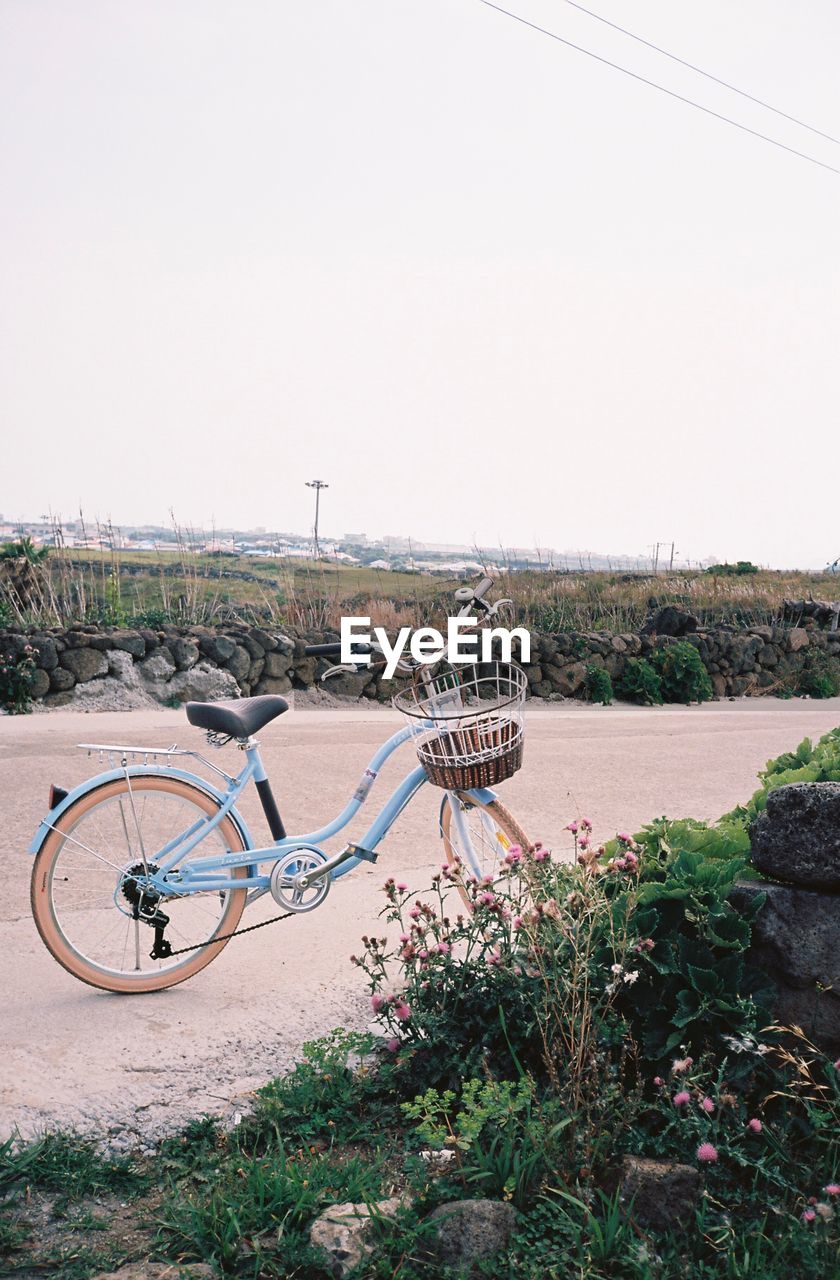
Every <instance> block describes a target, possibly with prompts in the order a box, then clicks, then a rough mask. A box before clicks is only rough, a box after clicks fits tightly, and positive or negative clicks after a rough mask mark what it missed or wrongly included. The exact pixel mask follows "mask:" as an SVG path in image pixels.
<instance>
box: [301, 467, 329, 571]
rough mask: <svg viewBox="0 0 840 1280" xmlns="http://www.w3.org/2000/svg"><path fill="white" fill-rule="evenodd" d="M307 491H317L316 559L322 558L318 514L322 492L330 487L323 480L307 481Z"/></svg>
mask: <svg viewBox="0 0 840 1280" xmlns="http://www.w3.org/2000/svg"><path fill="white" fill-rule="evenodd" d="M304 483H305V484H306V487H307V489H314V490H315V558H316V560H319V559H320V558H321V548H320V547H319V545H318V514H319V511H320V507H321V490H322V489H329V487H330V486H329V485H328V484H326V483H325V481H323V480H306V481H305V482H304Z"/></svg>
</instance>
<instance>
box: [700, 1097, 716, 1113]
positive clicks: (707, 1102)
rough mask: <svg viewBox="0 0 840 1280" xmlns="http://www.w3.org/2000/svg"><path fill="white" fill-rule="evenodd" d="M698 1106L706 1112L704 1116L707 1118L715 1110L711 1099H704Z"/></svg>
mask: <svg viewBox="0 0 840 1280" xmlns="http://www.w3.org/2000/svg"><path fill="white" fill-rule="evenodd" d="M700 1106H701V1107H702V1108H703V1110H704V1111H705V1112H706V1115H709V1116H710V1115H711V1114H712V1112H713V1111H714V1109H715V1104H714V1103H713V1102H712V1100H711V1098H704V1099H703V1101H702V1102H701V1103H700Z"/></svg>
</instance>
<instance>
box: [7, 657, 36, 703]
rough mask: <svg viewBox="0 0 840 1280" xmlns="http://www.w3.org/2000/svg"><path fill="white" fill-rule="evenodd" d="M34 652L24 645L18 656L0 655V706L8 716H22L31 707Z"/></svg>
mask: <svg viewBox="0 0 840 1280" xmlns="http://www.w3.org/2000/svg"><path fill="white" fill-rule="evenodd" d="M34 654H35V650H34V649H33V648H32V646H31V645H26V646H25V647H24V649H23V652H22V653H21V654H19V655H17V656H16V655H15V654H11V653H5V654H0V706H2V707H4V708H5V710H6V711H8V713H9V715H13V716H16V715H24V714H25V713H26V712H27V711H28V710H29V708H30V707H31V705H32V677H33V675H34V673H35V658H34Z"/></svg>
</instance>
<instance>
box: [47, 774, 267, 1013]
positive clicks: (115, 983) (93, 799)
mask: <svg viewBox="0 0 840 1280" xmlns="http://www.w3.org/2000/svg"><path fill="white" fill-rule="evenodd" d="M131 786H132V789H133V790H134V791H136V792H142V791H144V790H151V789H153V788H154V789H157V790H160V791H163V792H166V793H169V794H172V795H175V796H178V795H180V796H182V797H184V798H187V799H189V801H190V802H191V803H193V804H195V805H197V806H198V807H199V808H201V809H203V810H204V812H205V813H206V814H208V816H209V815H212V814H213V813H215V812H216V811H217V809H218V808H219V804H218V801H217V800H215V799H214V797H213V796H211V795H209V794H208V793H207V792H206V791H203V790H202V789H201V788H200V787H197V786H195V785H193V784H192V783H189V782H185V781H183V780H182V779H180V778H167V777H162V776H161V775H159V774H154V775H150V776H148V777H143V776H141V775H137V776H134V777H132V779H131ZM126 789H127V788H126V784H125V782H124V780H123V779H121V778H118V779H115V780H113V781H111V782H106V783H103V784H102V785H101V786H99V787H95V788H94V789H93V790H91V791H88V792H87V793H86V794H85V795H83V796H80V798H79V799H78V800H77V801H76V802H75V803H74V804H72V805H71V806H70V807H69V808H68V809H67V810H65V812H64V813H63V814H62V816H61V818H59V819H58V820H57V823H56V830H54V831H50V832H49V834H48V835H47V837H46V839H45V840H44V843H43V844H42V846H41V848H40V850H39V852H38V854H37V855H36V858H35V864H34V866H33V868H32V880H31V886H30V900H31V904H32V915H33V917H34V919H35V925H36V927H37V929H38V932H39V934H40V935H41V939H42V941H43V943H44V945H45V946H46V948H47V950H48V951H49V952H50V954H51V955H52V956H53V958H54V959H55V960H57V961H58V963H59V964H60V965H61V966H62V968H64V969H66V970H67V972H68V973H71V974H72V975H73V977H74V978H78V979H79V980H80V981H81V982H85V983H87V984H88V986H91V987H97V988H98V989H99V990H102V991H113V992H117V993H119V994H123V995H140V994H144V993H147V992H150V991H162V990H165V989H166V988H168V987H174V986H176V985H177V984H178V983H180V982H185V981H186V980H187V979H188V978H192V977H193V976H194V975H195V974H197V973H198V972H199V971H200V970H201V969H204V968H205V967H206V966H207V965H208V964H210V962H211V961H212V960H215V958H216V957H217V956H218V955H219V953H220V952H221V951H222V950H223V949H224V948H225V946H226V945H227V939H225V940H223V941H220V942H209V943H208V944H207V945H204V946H201V947H199V948H197V949H196V952H195V955H193V956H189V955H188V956H186V957H185V958H184V962H183V964H180V965H176V966H175V967H174V968H172V969H169V970H165V971H164V972H163V973H149V974H143V975H142V976H141V977H138V978H128V977H124V976H119V975H117V974H111V973H107V972H105V971H102V970H100V969H99V968H98V967H97V966H95V965H93V964H91V963H90V962H89V961H86V960H85V959H84V958H83V957H82V956H80V955H79V954H78V953H77V952H76V951H74V949H73V947H72V945H71V944H70V943H69V942H68V941H67V940H66V939H65V937H64V935H63V933H62V931H61V929H60V928H59V925H58V922H57V920H56V918H55V914H54V911H53V906H52V900H51V895H50V877H51V870H52V865H53V863H54V861H55V858H56V857H57V855H58V854H59V853H60V851H61V848H62V845H63V841H62V836H64V835H65V834H66V832H65V831H64V830H63V829H62V827H61V823H62V819H64V818H73V817H75V818H77V819H78V818H80V817H84V816H85V815H86V814H87V813H89V812H90V811H91V810H92V809H94V808H95V807H96V805H98V804H100V803H102V802H103V801H105V800H109V799H112V798H113V797H114V796H116V795H119V794H120V791H121V790H123V791H124V790H126ZM218 830H219V832H220V834H221V835H222V836H223V838H224V840H225V843H226V845H227V847H228V849H229V850H230V851H231V852H232V853H239V852H244V850H245V847H246V846H245V843H244V841H243V839H242V835H241V833H240V831H239V828H238V827H237V825H236V823H235V822H234V821H233V820H232V819H231V818H230V816H226V817H224V818H223V819H222V821H221V823H220V824H219V828H218ZM246 876H247V870H246V868H245V867H234V868H232V869H231V878H232V879H236V880H238V879H243V878H245V877H246ZM246 897H247V890H245V889H241V890H235V891H233V892H231V893H230V895H229V900H228V903H227V904H226V907H225V910H224V911H223V913H222V915H221V917H220V919H219V922H218V925H217V926H216V928H215V929H214V931H213V932H214V934H215V933H230V932H232V931H233V930H234V929H236V927H237V925H238V923H239V920H240V918H241V916H242V912H243V910H244V909H245V900H246Z"/></svg>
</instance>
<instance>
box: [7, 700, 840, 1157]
mask: <svg viewBox="0 0 840 1280" xmlns="http://www.w3.org/2000/svg"><path fill="white" fill-rule="evenodd" d="M306 701H308V702H311V701H313V700H311V699H307V700H306ZM527 722H528V730H527V733H528V741H527V746H526V757H525V767H524V768H523V770H522V772H521V773H519V774H517V775H516V777H514V778H513V779H511V780H510V782H508V783H505V784H504V786H503V787H502V789H501V796H502V799H503V800H504V802H505V803H506V804H507V805H508V807H509V808H511V809H512V810H513V812H514V813H516V814H517V815H519V816H520V818H521V819H522V820H523V825H524V826H525V828H526V830H528V832H529V833H530V834H531V836H532V837H533V838H539V839H543V840H544V841H546V842H547V843H552V844H553V845H554V847H555V848H556V849H558V850H563V849H567V848H568V843H567V842H568V837H564V835H563V834H562V833H563V827H564V825H565V823H566V822H568V821H569V819H570V818H572V817H574V816H579V815H580V814H581V813H587V814H589V815H591V816H592V818H593V819H594V821H595V824H596V833H599V834H600V835H601V836H602V837H607V836H609V835H610V834H612V833H613V832H614V831H615V830H616V829H617V828H621V827H630V828H634V827H637V826H638V825H640V824H641V823H642V822H644V821H646V820H648V819H650V818H652V817H654V816H657V815H660V814H662V813H666V812H667V813H669V814H671V815H674V816H688V815H691V816H695V817H700V818H715V817H717V816H718V815H719V814H720V813H722V812H724V811H725V810H726V809H729V808H731V807H732V806H733V805H734V804H735V803H737V802H738V801H740V800H742V799H743V798H745V797H746V796H748V795H749V794H750V793H751V791H752V790H753V788H754V785H755V776H756V773H757V771H758V769H759V768H760V767H761V766H762V765H763V764H764V762H765V760H767V758H768V757H769V756H772V755H776V754H778V753H779V752H780V751H783V750H787V749H789V748H791V747H792V746H794V745H796V744H797V743H798V742H799V741H800V739H802V738H803V737H804V736H806V735H810V736H812V737H815V736H818V735H819V734H821V733H824V732H825V731H826V730H828V729H829V728H831V727H833V726H834V725H836V724H838V723H840V699H833V700H831V701H826V702H808V701H793V702H780V701H777V700H774V699H769V698H768V699H763V700H760V701H759V700H749V701H741V702H731V703H730V702H722V703H711V704H707V705H706V706H703V707H691V708H686V707H662V708H651V709H646V708H636V707H629V706H615V707H591V706H583V705H580V704H577V703H568V704H557V705H550V706H546V707H537V706H536V705H534V706H531V707H530V708H529V711H528V717H527ZM392 725H393V727H396V726H397V718H396V716H395V714H394V713H393V712H392V711H391V710H390V709H382V708H380V707H376V706H364V705H358V706H357V705H354V706H352V707H346V706H344V707H342V706H324V705H323V704H321V705H319V706H314V707H313V706H311V705H310V706H305V705H303V700H300V701H299V702H298V704H297V706H296V708H295V709H294V710H293V711H292V712H290V713H289V714H287V715H285V716H284V717H283V718H282V719H281V720H279V721H276V722H275V723H274V724H272V725H270V726H268V727H267V728H266V729H265V730H264V731H263V733H262V735H261V740H262V745H263V751H264V757H265V760H266V763H267V766H268V770H269V774H270V775H271V777H272V780H273V782H274V785H275V790H276V793H277V796H278V800H279V803H280V807H281V809H282V811H283V814H284V817H285V820H286V825H287V827H288V829H289V830H290V831H294V830H311V829H312V828H313V827H314V826H315V825H317V823H318V822H319V821H320V820H321V819H322V818H324V817H325V816H326V815H330V814H332V813H336V812H338V810H339V809H340V808H341V807H342V805H343V803H344V801H345V800H346V798H347V797H348V796H349V795H350V793H351V792H352V791H353V789H354V788H355V784H356V782H357V780H358V778H359V777H360V775H361V773H362V771H363V769H364V767H365V765H366V764H367V761H368V759H369V758H370V756H371V755H372V753H373V751H374V749H375V747H376V746H377V745H378V744H379V743H380V742H381V741H382V739H383V737H384V736H385V732H386V731H390V729H391V726H392ZM91 739H93V740H98V741H105V742H115V741H117V742H125V743H133V744H137V745H140V744H142V745H149V744H155V743H156V744H158V745H161V744H164V745H165V744H170V743H172V742H174V741H177V742H179V744H180V745H181V746H190V745H194V746H196V747H197V748H199V749H201V748H202V746H203V741H202V737H201V735H200V734H199V733H198V732H197V731H196V730H194V729H191V728H190V727H189V726H188V725H187V724H186V721H185V719H184V715H183V712H181V711H170V710H167V709H164V708H155V709H148V710H139V711H131V712H109V713H106V712H101V713H94V714H84V713H82V712H78V711H64V710H62V711H57V712H53V713H51V714H49V715H41V716H32V717H0V804H2V813H3V817H4V819H5V821H4V828H3V830H4V837H3V840H2V855H3V858H4V863H5V865H6V867H7V869H8V871H9V878H8V881H7V887H6V892H5V893H4V895H3V897H2V899H0V920H2V938H3V943H4V946H3V951H2V970H3V990H4V996H5V1005H6V1013H5V1017H4V1026H5V1032H4V1036H3V1044H4V1049H3V1058H2V1063H3V1065H2V1079H0V1136H3V1135H6V1134H8V1133H9V1132H11V1131H13V1130H14V1129H18V1130H19V1131H20V1132H21V1133H22V1134H25V1135H31V1134H34V1133H37V1132H38V1131H40V1130H41V1129H43V1128H44V1127H45V1126H52V1127H56V1126H62V1127H69V1126H72V1127H76V1128H79V1129H80V1130H84V1131H91V1132H95V1133H98V1134H102V1135H105V1136H106V1137H107V1140H108V1144H109V1146H111V1147H114V1148H117V1149H119V1148H121V1147H130V1146H136V1145H141V1146H143V1145H146V1144H151V1143H153V1142H154V1141H155V1140H156V1139H157V1138H159V1137H160V1136H161V1135H162V1134H163V1133H165V1132H171V1131H172V1130H173V1129H174V1128H176V1127H178V1126H179V1125H181V1124H182V1123H184V1122H185V1121H186V1120H187V1119H189V1118H190V1117H193V1116H197V1115H201V1114H203V1113H204V1112H208V1111H209V1112H224V1111H225V1110H230V1109H231V1108H235V1107H237V1106H238V1105H240V1104H239V1103H238V1102H237V1101H236V1099H237V1098H238V1097H239V1096H240V1095H242V1094H245V1093H247V1091H248V1090H250V1089H253V1088H255V1087H256V1086H258V1085H260V1084H262V1083H264V1082H265V1081H266V1080H267V1079H268V1078H270V1077H271V1076H273V1075H275V1074H277V1073H278V1072H281V1071H283V1070H284V1069H286V1068H288V1067H289V1066H290V1065H291V1064H292V1062H293V1061H294V1058H295V1055H296V1053H297V1052H298V1050H299V1048H300V1045H301V1043H302V1042H303V1041H304V1040H306V1039H307V1038H310V1037H313V1036H316V1035H319V1034H321V1033H322V1032H325V1031H327V1030H329V1029H330V1028H331V1027H334V1026H338V1025H345V1026H353V1027H363V1026H365V1025H366V1024H367V1021H368V1012H367V1004H366V1000H365V998H364V992H363V984H362V981H361V975H360V974H359V972H358V970H356V969H355V968H354V967H353V966H352V965H350V964H349V963H348V957H349V955H350V954H351V953H352V952H353V951H354V950H356V949H358V946H359V938H360V936H361V935H362V934H363V933H365V932H368V931H371V930H372V929H373V928H374V927H375V921H376V913H377V911H378V910H379V908H380V906H381V905H382V900H381V894H380V893H379V892H378V889H379V886H380V885H381V883H382V881H383V880H384V879H385V878H386V876H387V875H389V874H394V875H397V876H403V877H404V878H406V879H408V880H409V882H410V883H411V884H412V885H415V884H416V885H417V887H418V888H422V887H423V886H424V885H425V884H426V883H427V878H428V875H429V873H430V870H431V868H433V867H434V866H435V865H436V864H437V863H438V862H439V861H440V857H441V849H440V843H439V839H438V836H437V831H436V818H437V810H438V806H439V803H440V795H439V793H436V791H435V790H434V788H431V787H428V788H425V789H424V790H423V791H422V792H421V793H420V794H419V796H418V797H417V798H416V800H415V801H414V803H413V804H412V805H411V806H410V807H409V809H408V810H407V811H406V813H404V814H403V816H402V817H401V819H400V821H399V823H398V824H397V826H396V828H395V829H394V830H393V831H392V833H391V835H390V837H389V839H388V840H387V842H386V843H385V845H384V846H383V847H382V850H381V856H380V860H379V864H378V866H376V867H368V866H362V867H360V868H358V869H357V870H356V871H355V872H354V873H353V874H352V875H351V876H349V877H347V879H345V880H343V881H341V882H339V883H337V884H336V886H335V888H334V890H333V892H332V893H331V894H330V895H329V897H328V898H327V900H326V902H325V904H324V905H323V906H322V907H321V908H320V910H318V911H316V912H314V913H313V914H312V915H309V916H302V917H299V918H298V919H295V920H292V921H288V922H285V923H282V924H279V925H276V926H272V927H271V928H269V929H266V930H260V931H258V932H257V933H253V934H249V935H247V936H245V937H243V938H241V939H235V940H234V941H232V942H231V943H229V945H228V946H227V948H226V949H225V951H224V952H223V954H222V955H221V956H220V957H219V958H218V959H217V960H216V961H215V962H214V963H213V964H211V965H209V966H208V967H207V968H206V969H205V970H203V971H202V972H201V973H200V974H198V975H197V976H196V977H195V978H193V979H192V980H191V981H189V982H186V983H184V984H183V985H182V986H179V987H175V988H173V989H172V990H171V991H165V992H160V993H157V994H154V995H146V996H133V997H126V996H114V995H109V994H107V993H104V992H98V991H94V990H92V989H91V988H88V987H86V986H84V985H82V984H81V983H79V982H77V981H76V980H75V979H74V978H72V977H71V976H70V975H69V974H67V973H65V971H64V970H63V969H61V968H60V967H59V966H58V965H57V964H56V963H55V961H54V960H53V959H52V958H51V956H50V955H49V954H48V953H47V951H46V950H45V949H44V947H43V945H42V944H41V941H40V939H39V937H38V935H37V933H36V930H35V927H34V924H33V923H32V919H31V916H30V910H29V875H30V871H31V859H30V858H29V857H28V855H27V853H26V849H27V846H28V844H29V841H30V839H31V836H32V833H33V832H34V830H35V827H36V826H37V823H38V821H39V820H40V818H41V817H42V816H43V813H44V811H45V808H46V802H47V794H48V790H49V785H50V783H51V782H56V783H59V784H61V785H62V786H65V787H66V786H71V785H75V784H77V783H78V782H80V781H81V780H82V779H83V778H85V777H87V776H89V775H90V774H91V773H94V772H97V771H98V769H99V762H98V760H97V759H96V758H95V757H94V758H92V759H90V758H88V757H87V756H86V754H85V753H83V752H80V751H77V750H75V749H74V744H75V743H77V742H79V741H90V740H91ZM234 750H235V749H231V748H230V747H228V748H226V749H225V751H224V756H226V757H227V759H228V760H235V755H234ZM412 763H413V758H412V754H411V748H410V746H406V747H403V748H402V749H401V750H400V751H399V752H398V753H397V755H396V758H392V760H391V761H390V762H389V765H388V766H387V767H386V769H385V770H384V771H383V775H382V777H381V779H380V780H379V782H378V784H377V786H376V788H375V789H374V791H373V793H372V795H371V797H370V799H369V800H368V810H371V811H372V810H373V809H374V807H375V806H376V804H377V797H378V799H379V802H380V803H381V801H382V799H383V798H384V795H385V794H386V789H387V788H388V787H389V784H390V785H393V784H394V782H395V781H396V780H397V779H398V778H399V777H400V776H402V774H403V773H404V772H405V771H406V770H407V769H408V768H409V767H410V766H411V765H412ZM243 807H244V809H245V813H246V817H247V818H248V820H249V821H250V822H251V824H252V829H253V830H254V832H255V834H256V835H257V836H258V837H259V836H260V834H261V833H262V832H263V830H264V824H263V823H262V820H261V817H260V814H259V811H258V808H255V806H254V804H253V798H252V797H249V802H248V803H246V804H245V805H244V806H243ZM362 830H363V827H362V826H361V825H360V824H359V822H358V821H357V823H356V824H354V825H353V826H352V827H351V829H350V832H349V833H348V834H349V836H351V837H352V836H355V837H358V836H359V835H360V834H361V832H362ZM275 911H276V908H275V906H274V904H273V903H272V902H271V901H270V900H269V901H268V902H266V901H265V900H262V901H261V902H259V903H257V904H255V906H254V907H253V908H252V910H251V912H250V914H248V915H246V917H245V918H244V920H243V923H244V924H250V923H256V921H257V920H259V919H262V918H268V916H270V915H272V914H275Z"/></svg>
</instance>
